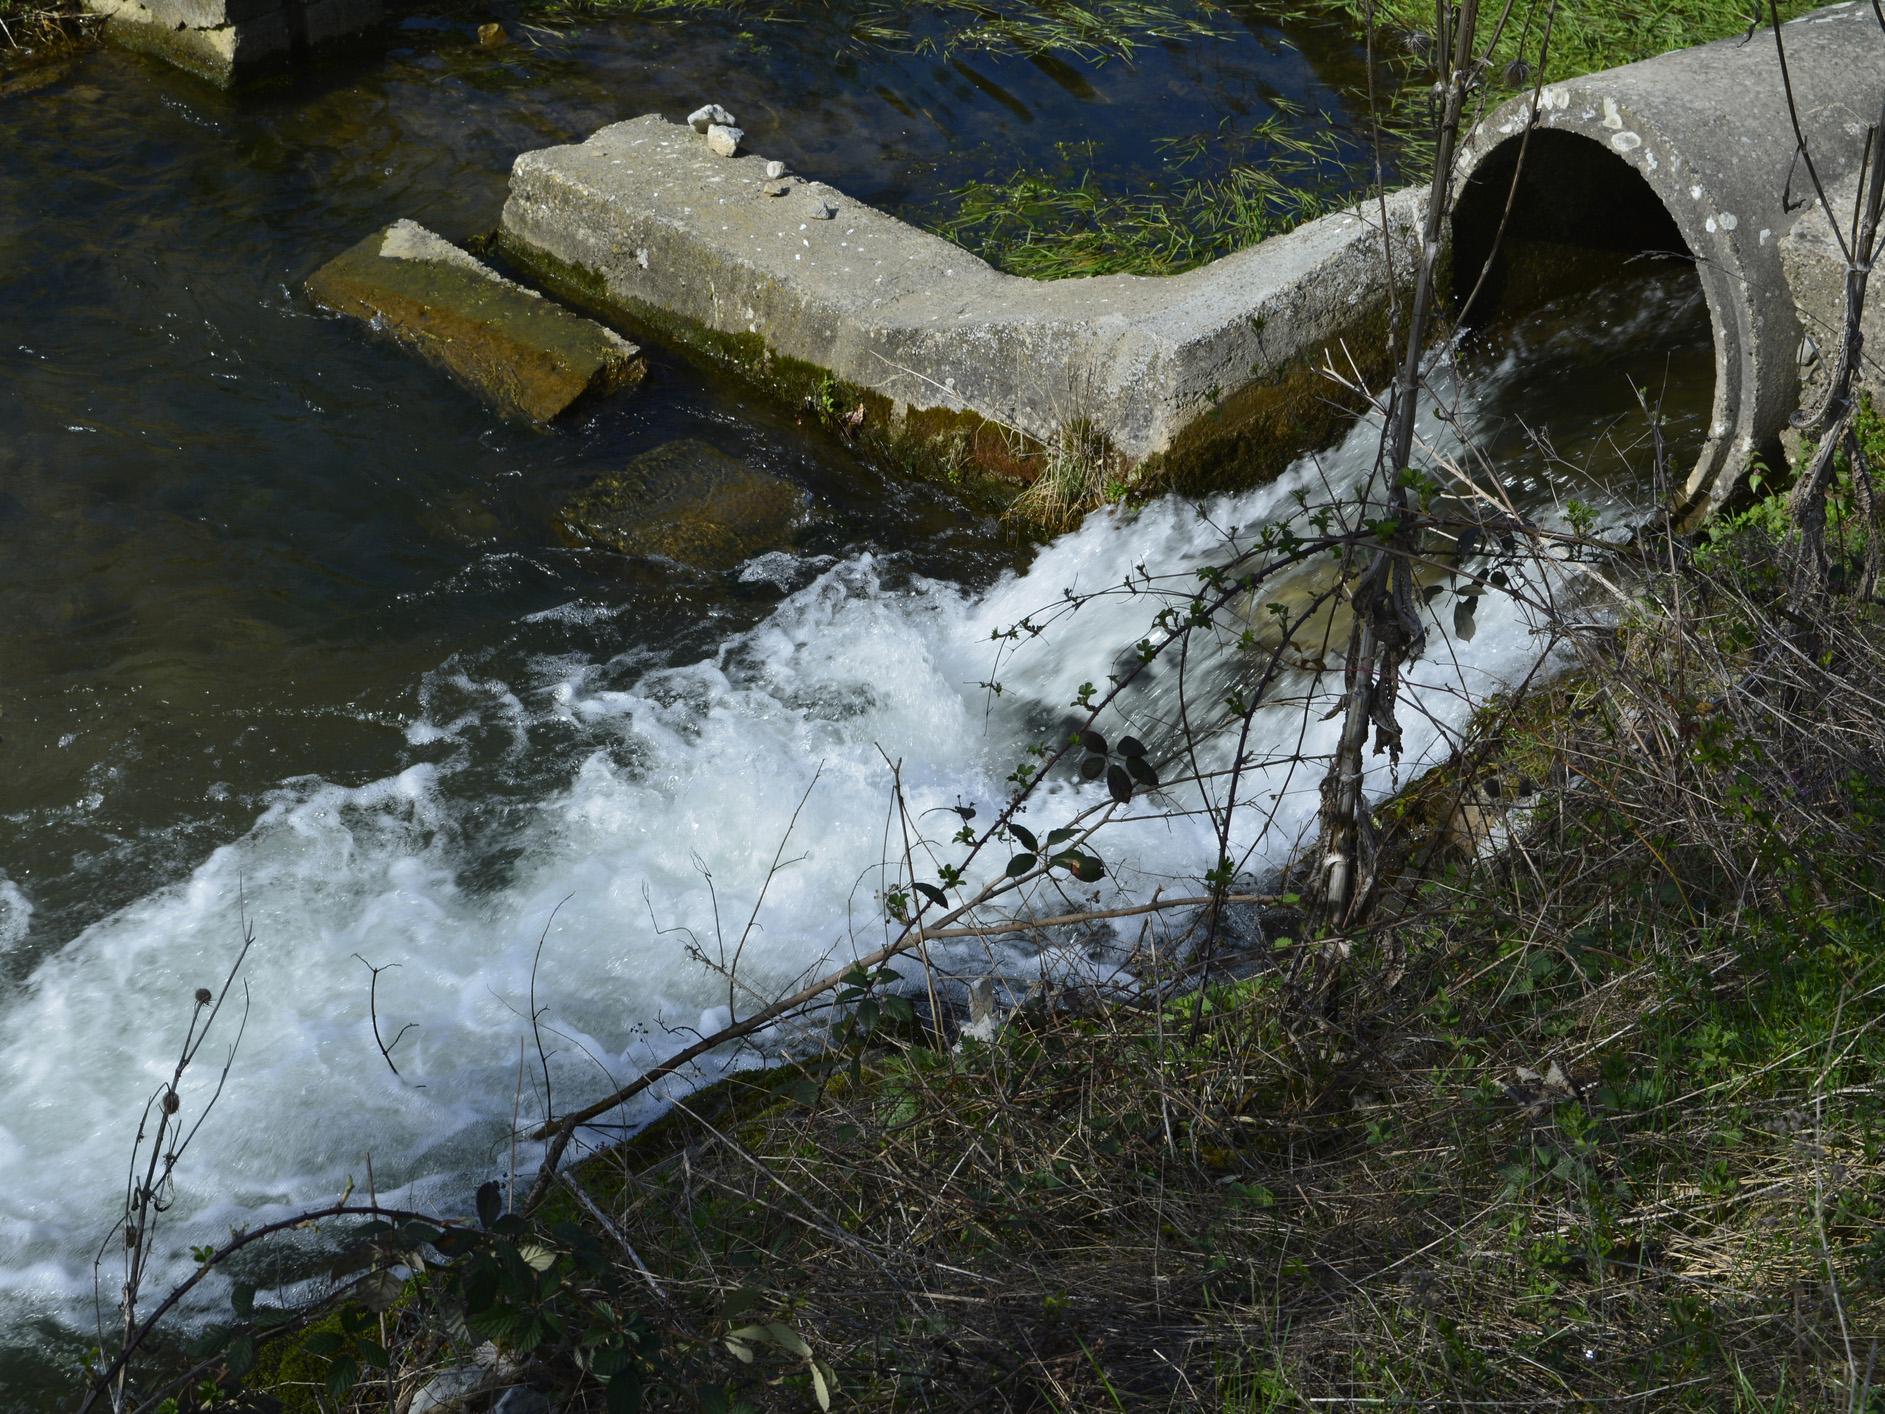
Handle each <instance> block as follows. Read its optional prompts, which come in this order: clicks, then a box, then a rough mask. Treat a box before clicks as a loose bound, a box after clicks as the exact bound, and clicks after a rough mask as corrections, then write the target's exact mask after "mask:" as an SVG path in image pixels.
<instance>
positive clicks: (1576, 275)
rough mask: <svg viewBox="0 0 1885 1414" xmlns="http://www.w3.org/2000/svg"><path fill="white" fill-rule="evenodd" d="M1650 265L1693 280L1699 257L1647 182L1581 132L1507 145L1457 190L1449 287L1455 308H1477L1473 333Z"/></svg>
mask: <svg viewBox="0 0 1885 1414" xmlns="http://www.w3.org/2000/svg"><path fill="white" fill-rule="evenodd" d="M1521 151H1523V154H1524V167H1523V169H1522V170H1520V168H1519V158H1520V153H1521ZM1515 171H1517V172H1518V189H1517V190H1516V191H1513V189H1512V178H1513V173H1514V172H1515ZM1508 198H1509V199H1510V201H1511V214H1510V216H1506V214H1505V211H1506V203H1507V200H1508ZM1502 219H1503V220H1504V223H1505V230H1504V233H1503V235H1502V234H1501V233H1500V229H1499V228H1500V222H1501V220H1502ZM1652 265H1655V266H1660V267H1662V268H1664V269H1667V268H1668V267H1670V266H1674V265H1682V266H1687V267H1688V268H1689V269H1690V270H1691V271H1692V270H1693V268H1694V265H1695V257H1694V255H1693V254H1692V253H1691V252H1690V251H1689V248H1688V246H1687V244H1686V243H1685V242H1684V241H1683V239H1682V235H1681V233H1680V232H1679V231H1678V230H1677V229H1676V223H1675V219H1674V218H1673V217H1672V216H1670V214H1669V212H1668V209H1667V208H1666V207H1664V206H1663V204H1662V200H1661V198H1659V197H1658V196H1657V195H1656V193H1655V192H1654V191H1653V190H1651V188H1650V185H1649V183H1648V182H1646V181H1644V180H1643V178H1642V175H1641V174H1640V173H1638V172H1637V170H1636V169H1635V168H1634V167H1632V166H1630V164H1629V163H1627V162H1625V161H1624V160H1623V159H1622V158H1620V157H1618V156H1616V155H1615V154H1614V153H1612V152H1608V151H1606V150H1605V149H1604V148H1603V147H1601V146H1600V145H1599V144H1597V143H1595V142H1592V141H1591V140H1590V139H1589V138H1587V137H1584V136H1583V135H1581V134H1579V133H1571V132H1560V131H1557V130H1555V129H1552V128H1540V129H1536V130H1534V131H1533V133H1532V135H1531V139H1530V142H1529V143H1527V142H1524V141H1523V140H1522V139H1520V138H1516V137H1515V138H1510V139H1508V140H1507V141H1505V142H1504V143H1501V144H1500V145H1499V147H1498V148H1496V149H1495V150H1494V151H1493V152H1492V154H1491V155H1490V156H1489V157H1487V158H1486V160H1485V161H1484V162H1481V163H1480V164H1479V166H1478V167H1477V168H1476V169H1475V170H1474V171H1473V173H1472V175H1471V176H1470V177H1469V178H1468V179H1467V181H1466V184H1465V186H1464V187H1463V188H1462V189H1461V191H1460V197H1459V202H1458V204H1457V206H1456V207H1455V209H1454V213H1453V271H1454V276H1453V288H1454V292H1455V300H1456V306H1457V305H1463V304H1464V302H1465V301H1466V300H1467V298H1468V297H1469V296H1470V297H1471V299H1472V304H1471V307H1470V308H1461V309H1459V313H1460V314H1461V315H1462V316H1463V318H1464V321H1465V322H1466V323H1467V324H1469V325H1472V326H1475V327H1479V326H1485V325H1489V324H1496V323H1498V322H1499V321H1500V320H1501V319H1502V318H1505V317H1509V316H1511V315H1512V314H1514V313H1518V312H1520V311H1524V310H1529V309H1534V308H1536V307H1538V306H1539V305H1542V304H1547V303H1550V302H1551V301H1554V300H1560V299H1563V298H1564V297H1565V296H1567V295H1574V294H1579V293H1582V292H1583V291H1586V290H1589V289H1592V288H1595V287H1597V286H1599V285H1604V284H1608V283H1610V282H1612V281H1613V280H1614V279H1615V278H1616V277H1617V276H1618V275H1619V274H1620V273H1623V272H1625V270H1626V268H1627V269H1629V270H1632V271H1635V270H1641V269H1643V268H1645V267H1648V266H1652ZM1476 284H1477V286H1478V292H1477V293H1476V294H1475V293H1473V291H1474V287H1475V285H1476Z"/></svg>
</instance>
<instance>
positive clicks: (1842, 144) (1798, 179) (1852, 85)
mask: <svg viewBox="0 0 1885 1414" xmlns="http://www.w3.org/2000/svg"><path fill="white" fill-rule="evenodd" d="M1783 38H1784V41H1785V48H1786V59H1787V69H1788V72H1789V73H1790V75H1791V78H1792V84H1793V93H1794V99H1795V103H1796V105H1797V108H1798V114H1799V120H1800V128H1801V132H1802V133H1803V134H1804V136H1805V138H1806V141H1807V144H1808V149H1809V151H1810V152H1811V154H1812V159H1813V163H1814V166H1815V168H1816V169H1817V170H1818V173H1819V176H1820V179H1821V181H1822V183H1823V184H1824V186H1825V187H1826V189H1827V191H1828V194H1829V196H1830V195H1832V194H1833V192H1834V190H1835V188H1837V189H1839V190H1840V191H1842V192H1847V193H1849V192H1850V191H1851V190H1852V187H1853V182H1854V181H1855V179H1856V171H1857V168H1858V165H1859V163H1860V160H1861V154H1862V152H1863V148H1864V142H1865V134H1866V131H1867V129H1868V128H1869V127H1870V126H1871V125H1873V124H1875V123H1877V122H1878V120H1879V111H1880V104H1881V101H1882V100H1885V31H1882V30H1881V28H1880V25H1879V21H1878V19H1877V18H1876V17H1875V16H1874V14H1873V9H1872V6H1871V4H1870V3H1869V0H1863V2H1862V0H1854V3H1849V4H1842V5H1834V6H1831V7H1829V8H1827V9H1824V10H1818V11H1815V12H1814V13H1813V14H1811V15H1807V16H1804V17H1802V18H1800V19H1797V20H1794V21H1792V22H1791V23H1789V24H1787V25H1785V26H1784V27H1783ZM1458 181H1459V186H1458V187H1457V191H1458V192H1459V199H1458V201H1457V203H1456V206H1455V214H1454V220H1453V238H1454V246H1453V269H1454V288H1455V290H1456V292H1457V294H1456V298H1459V299H1462V300H1463V299H1465V297H1466V294H1467V292H1469V291H1472V290H1473V289H1474V288H1475V287H1476V286H1477V288H1478V293H1477V294H1476V295H1474V296H1472V299H1471V305H1470V307H1469V308H1467V309H1465V310H1464V314H1465V318H1466V320H1467V322H1469V323H1471V322H1475V321H1477V320H1479V319H1481V318H1484V317H1486V316H1488V315H1490V314H1491V313H1492V312H1493V311H1494V310H1496V309H1498V308H1500V307H1501V306H1509V305H1511V304H1512V303H1515V302H1519V301H1522V300H1523V298H1524V297H1525V294H1526V291H1525V288H1524V287H1525V285H1526V284H1527V281H1528V274H1527V271H1528V269H1529V270H1531V271H1536V270H1538V269H1539V268H1541V267H1543V268H1546V269H1549V270H1551V271H1553V272H1555V273H1556V274H1557V275H1559V276H1562V275H1563V274H1564V273H1565V272H1566V271H1567V270H1574V269H1576V268H1577V267H1578V266H1579V265H1582V266H1584V267H1585V268H1587V269H1588V268H1589V267H1590V266H1592V265H1596V266H1603V265H1606V264H1607V265H1608V266H1609V267H1610V268H1611V269H1612V270H1614V269H1615V268H1616V267H1617V265H1618V264H1619V262H1620V261H1622V260H1624V259H1627V258H1629V257H1631V256H1633V255H1637V254H1641V253H1645V252H1671V253H1673V254H1675V255H1677V256H1679V257H1682V258H1686V259H1691V260H1693V262H1694V264H1695V267H1696V271H1697V274H1698V276H1699V278H1700V282H1701V285H1702V290H1703V293H1704V296H1705V298H1706V300H1707V305H1708V313H1709V319H1710V322H1711V323H1712V325H1713V328H1714V345H1715V397H1714V412H1713V415H1712V417H1711V420H1710V427H1709V432H1708V436H1707V439H1706V441H1705V442H1704V444H1703V449H1702V452H1701V455H1700V458H1699V459H1698V461H1697V462H1696V465H1695V467H1694V468H1693V470H1692V471H1690V472H1689V475H1688V478H1687V481H1686V483H1685V484H1684V486H1683V488H1682V492H1681V494H1680V497H1679V504H1678V505H1677V507H1676V510H1677V513H1678V515H1679V517H1680V518H1681V519H1683V520H1685V521H1692V520H1695V519H1698V518H1700V517H1701V516H1704V515H1707V514H1708V513H1709V512H1711V511H1712V510H1713V509H1714V508H1716V507H1717V506H1719V505H1720V504H1721V502H1722V501H1723V500H1725V499H1726V498H1727V497H1728V496H1729V495H1731V494H1732V493H1733V491H1734V489H1735V487H1736V485H1737V484H1738V483H1739V481H1740V479H1741V476H1742V474H1743V472H1744V471H1745V470H1746V468H1747V466H1748V463H1749V460H1750V459H1751V458H1752V457H1753V456H1754V455H1755V454H1756V453H1760V452H1765V451H1766V450H1767V449H1768V448H1769V447H1771V446H1772V444H1773V442H1774V440H1775V439H1776V437H1777V436H1778V434H1779V432H1780V430H1781V429H1782V428H1783V427H1784V426H1785V425H1786V423H1787V420H1788V418H1789V416H1790V415H1791V414H1792V412H1793V411H1794V409H1795V408H1796V407H1797V406H1798V405H1799V396H1800V387H1801V366H1800V365H1801V356H1802V355H1801V350H1802V347H1803V344H1802V337H1801V334H1802V327H1801V320H1800V317H1799V314H1798V311H1797V309H1796V301H1795V297H1794V292H1793V291H1791V290H1790V289H1789V286H1788V283H1787V278H1786V275H1785V273H1784V271H1783V262H1782V256H1781V248H1782V241H1783V238H1784V237H1786V236H1787V235H1788V233H1789V232H1790V231H1791V230H1792V229H1793V228H1794V227H1795V225H1796V223H1799V222H1801V221H1802V219H1803V218H1804V217H1809V216H1810V215H1811V214H1812V213H1813V210H1814V205H1815V197H1814V188H1813V183H1812V179H1811V177H1810V176H1809V174H1808V171H1807V168H1806V166H1805V164H1804V163H1803V162H1802V161H1801V160H1800V157H1799V153H1798V144H1797V143H1796V140H1795V137H1794V129H1793V124H1792V121H1791V120H1790V119H1789V116H1788V111H1787V99H1786V88H1785V85H1784V84H1783V82H1782V76H1781V66H1780V63H1779V61H1778V58H1777V56H1776V48H1775V43H1774V36H1773V34H1772V32H1771V30H1762V31H1760V32H1758V33H1756V34H1755V35H1753V36H1752V37H1750V38H1748V39H1746V40H1742V39H1728V40H1723V41H1721V42H1719V43H1715V44H1708V45H1703V46H1701V47H1699V48H1695V49H1685V50H1679V51H1677V52H1675V53H1672V54H1664V55H1662V56H1660V57H1658V58H1655V59H1647V60H1644V61H1643V62H1641V63H1637V64H1630V65H1628V66H1626V67H1624V68H1620V69H1610V70H1607V71H1605V72H1603V73H1596V74H1591V75H1588V76H1587V77H1584V78H1580V79H1573V80H1570V81H1568V82H1565V83H1556V84H1551V85H1549V86H1547V87H1545V88H1544V89H1543V90H1542V91H1541V92H1540V93H1539V94H1537V95H1536V98H1534V97H1533V96H1531V95H1527V96H1525V97H1523V98H1519V99H1515V100H1514V101H1512V102H1510V103H1507V104H1506V105H1504V106H1503V107H1502V108H1500V109H1498V110H1497V111H1496V112H1494V113H1493V114H1491V115H1490V116H1489V117H1488V118H1487V120H1486V121H1485V122H1483V123H1482V124H1481V125H1480V126H1479V127H1478V129H1477V130H1476V131H1475V132H1474V133H1473V135H1472V136H1471V138H1470V139H1469V140H1468V141H1467V143H1466V144H1465V146H1464V148H1463V151H1462V157H1461V166H1460V169H1459V173H1458ZM1835 200H1837V198H1835ZM1843 224H1844V220H1843V219H1842V225H1843ZM1502 226H1503V235H1501V234H1500V231H1501V227H1502ZM1541 257H1542V259H1541ZM1535 293H1536V291H1535V290H1534V291H1533V294H1534V295H1535ZM1678 470H1679V469H1678Z"/></svg>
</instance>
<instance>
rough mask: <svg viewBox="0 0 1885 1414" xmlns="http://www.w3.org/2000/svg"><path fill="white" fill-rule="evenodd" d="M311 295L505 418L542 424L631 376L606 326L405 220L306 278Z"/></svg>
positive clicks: (629, 355)
mask: <svg viewBox="0 0 1885 1414" xmlns="http://www.w3.org/2000/svg"><path fill="white" fill-rule="evenodd" d="M308 293H309V295H310V296H311V297H312V298H313V299H314V301H315V303H317V304H319V305H321V306H323V307H325V308H327V309H331V310H334V311H335V312H337V313H341V314H350V315H353V316H354V317H356V318H359V319H363V320H366V321H367V322H368V323H369V324H371V325H373V326H374V327H375V328H377V329H382V330H384V331H385V332H386V333H388V334H390V335H391V336H392V337H393V338H394V339H395V340H396V341H397V342H399V343H400V344H402V345H404V346H406V347H407V348H410V349H412V350H413V351H414V352H415V353H418V354H419V355H420V356H421V357H423V358H425V359H427V360H429V361H430V362H433V363H436V364H438V365H439V366H441V367H443V368H444V369H446V370H447V371H448V372H450V373H452V374H453V375H454V376H455V377H457V378H458V379H459V381H460V382H462V383H464V384H466V385H467V386H468V387H470V388H471V389H472V390H473V391H475V392H477V393H478V394H479V395H480V396H482V397H483V398H484V399H485V400H486V401H487V402H489V403H490V404H491V405H492V406H493V407H495V408H497V409H498V410H499V411H500V412H503V413H505V414H506V415H508V416H514V417H522V418H527V419H529V420H531V421H535V422H548V421H550V420H551V419H553V418H555V417H557V416H559V415H560V414H562V413H564V412H566V411H567V410H568V409H569V408H570V407H571V406H572V405H573V404H574V403H576V402H577V400H579V399H581V398H583V397H585V396H588V395H592V394H600V393H605V392H609V391H612V390H614V389H617V388H622V387H626V386H627V385H629V384H631V383H634V382H636V381H637V380H638V379H640V377H641V375H642V371H643V361H642V358H641V351H640V350H639V349H638V348H636V347H635V345H633V344H631V343H629V342H628V341H627V340H626V339H624V338H622V337H621V336H620V335H619V334H616V333H615V332H614V331H612V330H609V329H605V328H603V327H602V326H601V325H600V324H597V323H595V322H594V321H593V320H589V319H585V318H583V317H582V316H581V315H579V314H574V313H572V312H571V311H569V310H567V309H564V308H562V307H561V306H560V305H557V304H555V303H553V302H551V301H550V300H547V299H545V298H544V297H543V296H542V295H540V294H538V293H537V292H536V291H535V290H529V289H525V288H524V287H523V286H522V285H519V284H516V283H514V282H513V281H510V280H506V279H505V278H504V277H503V276H501V275H499V274H498V273H497V272H496V271H494V270H492V269H491V268H490V267H488V266H486V265H484V264H483V263H482V262H480V261H479V260H477V259H476V258H475V257H473V256H471V255H468V254H467V253H466V252H464V251H462V250H460V249H459V248H458V247H457V246H454V245H452V244H451V243H450V242H449V241H446V240H444V239H442V238H440V237H439V236H436V235H434V234H433V233H432V232H430V231H428V230H426V229H425V228H424V227H423V226H419V225H416V224H414V223H413V222H411V221H396V222H394V223H393V224H392V225H390V226H388V227H386V228H385V229H384V230H381V231H376V232H375V233H374V234H372V235H370V236H368V237H367V238H366V239H365V240H363V241H361V242H360V243H359V244H358V245H356V246H354V247H353V248H352V249H350V250H348V251H346V252H344V253H342V254H341V255H339V256H337V257H335V258H334V259H333V260H332V261H330V262H328V264H326V265H324V266H322V267H321V268H320V269H319V270H317V271H315V273H314V274H313V275H312V276H310V277H309V279H308Z"/></svg>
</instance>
